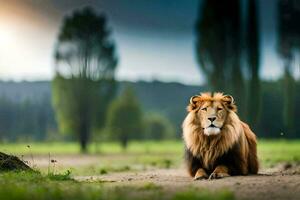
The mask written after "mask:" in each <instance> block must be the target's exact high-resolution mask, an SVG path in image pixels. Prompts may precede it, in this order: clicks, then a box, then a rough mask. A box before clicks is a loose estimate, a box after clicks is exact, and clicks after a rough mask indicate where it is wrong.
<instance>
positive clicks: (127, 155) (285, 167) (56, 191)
mask: <svg viewBox="0 0 300 200" xmlns="http://www.w3.org/2000/svg"><path fill="white" fill-rule="evenodd" d="M28 145H29V146H28ZM0 151H3V152H6V153H12V154H16V155H19V156H20V157H21V158H22V159H24V160H26V161H28V163H29V164H30V165H31V166H33V167H34V168H36V169H37V170H39V171H41V174H40V175H37V174H28V173H2V174H0V196H1V197H2V196H3V197H7V198H5V199H32V198H31V197H36V198H34V199H178V200H180V199H209V198H211V199H253V198H255V199H270V198H272V199H273V200H274V199H286V198H289V199H298V197H300V167H299V166H300V165H299V164H300V141H299V140H295V141H287V140H261V141H260V142H259V146H258V151H259V158H260V162H261V170H260V175H258V176H246V177H242V176H239V177H230V178H225V179H221V180H213V181H207V180H204V181H193V180H192V179H191V178H190V177H188V176H187V174H186V172H185V169H184V165H183V146H182V143H181V142H180V141H163V142H132V143H131V144H130V145H129V148H128V149H127V150H126V151H125V152H124V151H123V150H122V149H121V148H120V146H119V145H118V144H117V143H105V144H100V145H98V147H97V148H96V145H95V144H92V145H91V146H90V154H87V155H81V154H79V153H78V152H79V147H78V145H77V144H76V143H28V144H27V143H19V144H1V145H0ZM68 170H69V172H70V173H69V172H68Z"/></svg>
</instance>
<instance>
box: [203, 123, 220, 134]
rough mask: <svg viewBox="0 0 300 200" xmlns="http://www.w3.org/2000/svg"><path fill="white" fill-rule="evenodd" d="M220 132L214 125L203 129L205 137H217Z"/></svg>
mask: <svg viewBox="0 0 300 200" xmlns="http://www.w3.org/2000/svg"><path fill="white" fill-rule="evenodd" d="M220 132H221V128H219V127H217V126H215V125H214V124H211V125H209V126H208V127H206V128H205V129H204V134H205V135H208V136H210V135H218V134H219V133H220Z"/></svg>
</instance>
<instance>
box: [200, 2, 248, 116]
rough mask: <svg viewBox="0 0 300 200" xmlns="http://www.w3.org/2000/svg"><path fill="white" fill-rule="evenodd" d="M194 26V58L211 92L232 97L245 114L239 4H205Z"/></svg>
mask: <svg viewBox="0 0 300 200" xmlns="http://www.w3.org/2000/svg"><path fill="white" fill-rule="evenodd" d="M200 8H201V9H200V10H199V14H200V15H199V17H198V21H197V24H196V35H197V41H196V54H197V58H198V62H199V65H200V68H201V70H202V72H204V73H205V75H206V77H207V79H208V83H209V85H210V88H211V90H213V91H224V92H228V93H231V94H233V95H234V96H235V99H236V101H237V102H238V104H239V105H240V106H239V108H240V111H241V113H243V112H244V108H243V106H244V96H245V95H244V93H243V91H244V87H245V86H244V77H243V74H242V70H241V65H240V57H241V56H240V54H241V27H240V26H241V22H240V4H239V0H224V1H218V0H206V1H204V2H203V4H202V5H201V6H200Z"/></svg>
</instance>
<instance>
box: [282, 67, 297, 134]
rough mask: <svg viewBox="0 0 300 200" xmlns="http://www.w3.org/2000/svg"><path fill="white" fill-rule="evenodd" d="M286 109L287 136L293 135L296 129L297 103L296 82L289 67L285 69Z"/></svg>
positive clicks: (284, 114) (285, 124)
mask: <svg viewBox="0 0 300 200" xmlns="http://www.w3.org/2000/svg"><path fill="white" fill-rule="evenodd" d="M283 96H284V109H283V121H284V126H285V131H286V132H287V134H289V135H291V134H293V129H294V107H295V106H294V103H295V80H294V77H293V76H292V74H291V72H290V69H289V65H287V66H286V67H285V73H284V95H283Z"/></svg>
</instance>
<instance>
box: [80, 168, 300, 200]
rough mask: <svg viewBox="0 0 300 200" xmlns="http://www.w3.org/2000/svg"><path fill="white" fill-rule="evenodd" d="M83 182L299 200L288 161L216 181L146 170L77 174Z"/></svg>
mask: <svg viewBox="0 0 300 200" xmlns="http://www.w3.org/2000/svg"><path fill="white" fill-rule="evenodd" d="M76 179H77V180H80V181H102V182H106V184H107V185H110V186H122V185H131V186H143V185H145V184H147V183H153V184H155V185H158V186H161V187H162V189H163V190H165V191H166V192H170V193H172V192H177V191H181V190H185V189H188V188H191V187H194V188H199V191H201V189H203V188H205V189H208V190H212V191H215V190H218V189H228V190H230V191H232V192H233V193H234V196H235V198H236V199H249V200H250V199H255V200H263V199H268V200H269V199H271V200H277V199H278V200H282V199H289V200H291V199H295V200H299V199H300V167H299V166H294V167H293V166H292V167H289V168H288V169H286V164H281V165H279V166H276V167H275V168H271V169H268V170H262V171H261V172H260V173H259V174H258V175H251V176H234V177H227V178H223V179H217V180H198V181H194V180H193V179H192V178H191V177H189V176H188V175H187V173H186V172H185V170H184V169H183V168H182V169H181V168H180V169H157V170H151V171H143V172H125V173H112V174H106V175H101V176H78V177H76Z"/></svg>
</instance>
